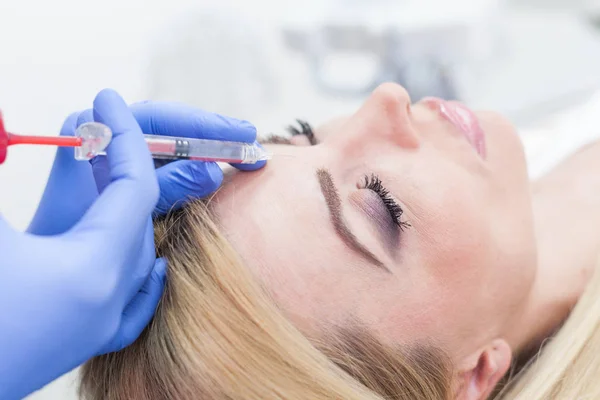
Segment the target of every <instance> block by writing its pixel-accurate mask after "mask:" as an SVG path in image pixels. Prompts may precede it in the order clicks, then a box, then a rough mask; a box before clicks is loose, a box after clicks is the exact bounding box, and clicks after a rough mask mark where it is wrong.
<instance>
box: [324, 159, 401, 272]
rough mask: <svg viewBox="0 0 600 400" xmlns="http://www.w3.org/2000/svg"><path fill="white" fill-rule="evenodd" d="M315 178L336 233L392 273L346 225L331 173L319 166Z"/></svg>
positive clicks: (357, 250) (353, 247) (373, 262)
mask: <svg viewBox="0 0 600 400" xmlns="http://www.w3.org/2000/svg"><path fill="white" fill-rule="evenodd" d="M317 179H318V180H319V184H320V186H321V192H322V193H323V197H324V198H325V202H326V203H327V208H328V209H329V215H330V216H331V222H332V223H333V227H334V228H335V231H336V233H337V234H338V235H339V236H340V237H341V238H342V240H343V241H344V243H346V244H347V245H348V246H350V247H351V248H352V249H354V250H355V251H356V252H358V253H360V254H361V255H362V256H363V257H364V258H365V259H367V260H368V261H369V262H370V263H372V264H374V265H375V266H376V267H378V268H381V269H383V270H384V271H386V272H388V273H392V272H391V271H390V270H389V269H388V268H387V267H386V266H385V264H384V263H382V262H381V261H380V260H379V259H378V258H377V257H376V256H375V255H374V254H373V253H371V251H369V249H367V247H366V246H365V245H363V244H362V243H360V242H359V241H358V238H357V237H356V236H355V235H354V233H352V231H351V230H350V228H349V227H348V224H347V223H346V220H345V218H344V215H343V213H342V201H341V199H340V195H339V193H338V190H337V188H336V186H335V184H334V183H333V178H332V176H331V173H329V171H327V170H326V169H324V168H319V169H318V170H317Z"/></svg>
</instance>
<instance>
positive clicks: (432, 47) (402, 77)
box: [281, 0, 600, 122]
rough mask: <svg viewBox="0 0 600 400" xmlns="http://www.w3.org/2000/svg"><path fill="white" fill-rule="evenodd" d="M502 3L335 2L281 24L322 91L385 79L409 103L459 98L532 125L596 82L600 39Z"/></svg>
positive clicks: (343, 91)
mask: <svg viewBox="0 0 600 400" xmlns="http://www.w3.org/2000/svg"><path fill="white" fill-rule="evenodd" d="M516 3H517V2H514V1H513V2H512V4H510V5H508V4H507V2H505V1H501V0H480V1H470V0H456V1H445V0H404V1H392V0H336V1H331V2H328V6H326V7H325V6H324V7H322V8H321V9H320V10H315V9H310V8H309V7H306V8H302V9H298V10H297V11H298V12H295V13H293V14H290V16H289V17H288V18H286V19H285V20H284V21H283V22H282V23H281V26H282V30H283V32H284V35H285V38H286V43H287V45H288V47H289V48H290V49H293V50H295V51H298V52H301V53H302V54H304V56H305V60H306V62H307V64H308V65H309V66H310V69H311V76H312V80H313V82H314V83H315V84H316V85H317V86H318V87H319V88H320V89H321V90H322V91H323V92H325V93H332V94H334V95H337V96H347V97H351V96H361V95H363V96H364V95H365V94H366V93H368V92H370V91H371V90H372V89H373V88H374V87H376V86H377V85H378V84H380V83H382V82H384V81H395V82H398V83H400V84H402V85H403V86H405V87H406V88H407V90H408V92H409V93H410V94H411V97H412V98H413V100H415V101H416V100H419V99H420V98H422V97H424V96H428V95H433V96H439V97H443V98H447V99H448V98H450V99H459V100H461V101H465V102H467V103H469V105H471V106H473V107H477V108H488V109H492V110H495V111H499V112H501V113H504V114H507V115H508V116H510V117H512V118H514V119H517V120H518V121H519V122H527V121H531V120H535V119H537V118H539V117H541V116H543V115H545V114H547V113H549V112H552V111H555V110H557V109H561V108H564V107H566V106H568V105H571V104H573V103H574V102H579V101H581V100H582V99H583V98H584V97H585V96H586V95H588V94H591V93H592V92H593V91H594V90H595V89H597V88H598V87H599V86H600V39H599V37H598V34H597V32H595V31H594V30H593V29H592V27H591V25H589V24H587V22H586V21H585V20H584V19H581V18H579V15H577V13H568V12H565V11H564V10H563V11H559V12H545V11H544V10H541V9H540V8H539V7H537V8H535V9H531V10H529V9H527V8H523V7H521V8H518V7H519V5H518V4H516Z"/></svg>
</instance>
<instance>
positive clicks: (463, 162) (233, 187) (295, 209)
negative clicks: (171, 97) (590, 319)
mask: <svg viewBox="0 0 600 400" xmlns="http://www.w3.org/2000/svg"><path fill="white" fill-rule="evenodd" d="M324 129H325V130H322V131H321V132H319V131H317V136H319V134H320V135H321V136H326V137H325V139H324V140H323V141H322V142H321V143H320V144H318V145H315V146H289V145H277V146H273V147H272V148H271V150H272V151H273V153H274V157H273V159H272V160H271V161H269V163H268V164H267V166H266V167H265V168H264V169H262V170H260V171H258V172H255V173H236V174H234V175H233V176H231V177H230V182H229V183H228V184H226V185H225V186H224V187H223V188H222V190H220V191H219V192H218V194H217V196H216V199H215V201H216V203H215V204H216V210H217V213H218V214H219V218H220V223H221V225H222V227H223V229H224V231H225V233H226V235H227V236H228V238H229V239H230V240H231V242H232V244H233V245H234V247H235V248H236V249H237V250H238V251H239V252H240V254H241V256H242V258H243V260H244V261H245V262H246V263H247V265H249V267H250V268H251V269H252V271H253V272H254V273H255V274H256V275H257V276H258V277H259V279H260V280H261V282H262V283H263V284H264V285H265V286H266V288H267V289H268V290H269V291H270V292H271V294H272V295H273V296H274V298H275V300H276V301H277V303H278V304H279V305H280V306H281V307H282V308H283V309H284V310H285V312H286V313H287V314H288V316H289V317H290V318H291V319H292V321H294V322H295V323H296V324H297V325H299V326H300V327H301V328H303V329H309V330H311V329H312V330H316V331H318V330H319V329H321V328H322V327H323V326H325V327H327V326H335V325H344V324H347V323H350V322H353V323H360V324H362V325H364V326H366V327H368V328H369V329H370V330H371V331H372V332H375V333H376V334H377V335H378V336H379V337H380V338H382V339H383V340H385V341H387V342H393V343H402V344H409V343H411V342H421V341H422V340H424V339H426V340H430V341H433V342H434V343H436V344H438V345H440V346H442V348H444V349H446V350H447V351H448V352H449V354H450V355H451V357H452V358H453V359H455V360H458V359H460V358H461V357H466V356H467V355H468V354H469V352H470V351H472V350H473V349H474V348H476V347H477V346H479V345H481V344H482V343H484V342H485V341H486V340H488V339H489V338H490V337H492V336H494V335H498V334H501V333H502V330H503V329H505V328H506V325H507V324H510V318H511V316H513V315H515V313H517V311H518V307H519V304H521V303H523V301H524V299H525V297H526V296H527V295H528V293H529V291H530V288H531V286H532V282H533V278H534V274H535V251H534V238H533V227H532V216H531V201H530V197H529V185H528V179H527V175H526V168H525V160H524V155H523V150H522V146H521V143H520V141H519V139H518V137H517V136H516V134H515V130H514V129H513V127H512V126H511V125H510V124H509V123H508V122H507V121H506V120H504V119H502V118H501V117H500V116H498V115H496V114H492V113H476V117H475V115H470V114H469V111H467V110H466V109H464V108H461V106H459V105H457V103H444V102H441V101H438V100H435V99H431V100H425V101H421V102H419V103H417V104H414V105H411V103H410V99H409V96H408V94H407V93H406V91H405V90H404V89H403V88H402V87H400V86H397V85H393V84H385V85H382V86H380V87H379V88H377V89H376V90H375V91H374V92H373V94H372V95H371V96H370V97H369V99H368V100H367V101H366V102H365V103H364V105H363V106H362V107H361V108H360V109H359V110H358V111H357V112H356V113H355V114H354V115H353V116H351V117H350V118H347V119H343V120H338V121H336V123H334V124H330V126H329V127H325V128H324Z"/></svg>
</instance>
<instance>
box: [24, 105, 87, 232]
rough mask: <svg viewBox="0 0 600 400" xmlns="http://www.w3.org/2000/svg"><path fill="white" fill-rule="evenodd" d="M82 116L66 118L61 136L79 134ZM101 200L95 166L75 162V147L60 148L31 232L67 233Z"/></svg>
mask: <svg viewBox="0 0 600 400" xmlns="http://www.w3.org/2000/svg"><path fill="white" fill-rule="evenodd" d="M79 116H80V113H73V114H71V115H70V116H69V117H68V118H67V119H66V121H65V123H64V124H63V126H62V129H61V131H60V135H61V136H73V135H74V134H75V129H76V128H77V121H78V119H79ZM97 197H98V190H97V189H96V185H95V183H94V177H93V173H92V167H91V166H90V165H89V164H88V163H86V162H81V161H77V160H75V157H74V154H73V148H71V147H59V148H58V149H57V151H56V157H55V158H54V163H53V164H52V171H51V172H50V176H49V178H48V182H47V183H46V188H45V189H44V194H43V196H42V199H41V200H40V204H39V206H38V208H37V210H36V213H35V215H34V217H33V219H32V221H31V223H30V224H29V227H28V228H27V232H29V233H32V234H35V235H57V234H61V233H64V232H66V231H67V230H69V229H70V228H71V227H73V225H75V224H76V223H77V222H78V221H79V220H80V219H81V217H82V216H83V215H84V214H85V213H86V211H87V210H88V209H89V207H90V206H91V204H92V203H93V202H94V200H95V199H96V198H97Z"/></svg>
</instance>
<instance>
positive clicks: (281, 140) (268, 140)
mask: <svg viewBox="0 0 600 400" xmlns="http://www.w3.org/2000/svg"><path fill="white" fill-rule="evenodd" d="M257 141H258V143H260V144H289V145H291V144H292V141H291V139H290V138H287V137H285V136H280V135H269V136H267V137H263V138H258V139H257Z"/></svg>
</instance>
